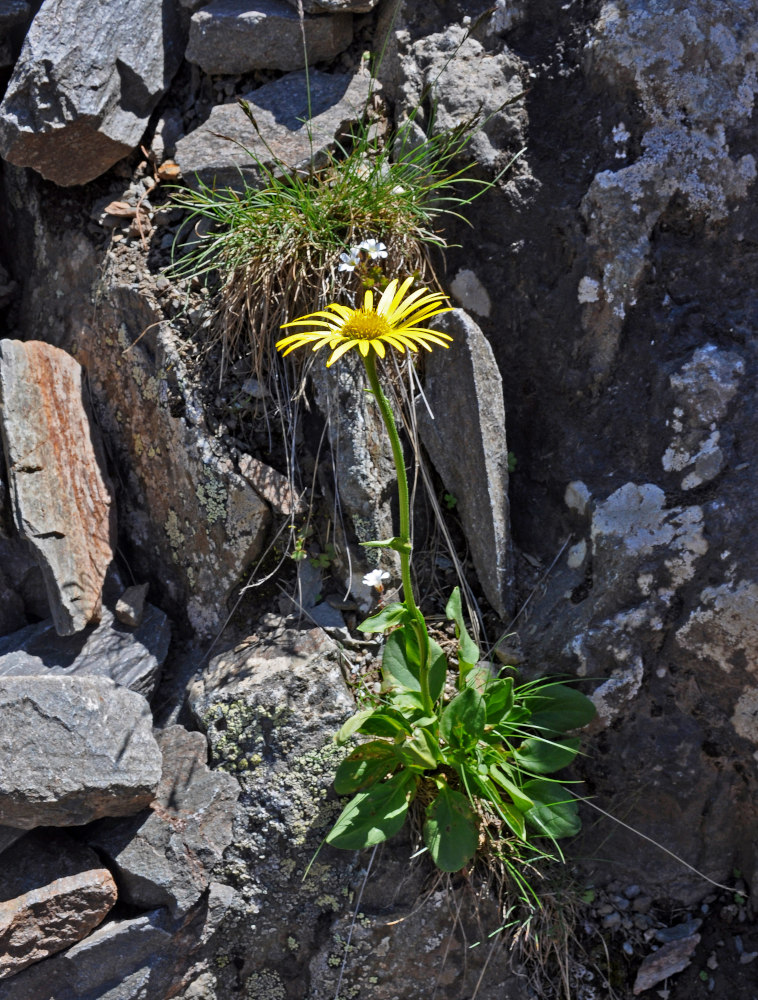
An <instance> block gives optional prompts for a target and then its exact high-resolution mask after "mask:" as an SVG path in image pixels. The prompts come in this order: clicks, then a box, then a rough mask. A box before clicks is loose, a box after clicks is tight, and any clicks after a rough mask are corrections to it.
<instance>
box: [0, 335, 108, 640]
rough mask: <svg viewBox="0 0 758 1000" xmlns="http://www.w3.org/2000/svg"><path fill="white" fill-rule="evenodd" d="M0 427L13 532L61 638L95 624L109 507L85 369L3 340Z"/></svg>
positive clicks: (33, 344) (48, 349) (30, 345)
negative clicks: (36, 572) (35, 564)
mask: <svg viewBox="0 0 758 1000" xmlns="http://www.w3.org/2000/svg"><path fill="white" fill-rule="evenodd" d="M0 403H1V404H2V410H1V412H0V429H2V437H3V448H4V451H5V459H6V462H7V466H8V479H9V484H10V492H11V498H12V504H13V511H14V517H15V521H16V527H17V529H18V531H19V533H20V535H21V536H22V537H23V538H26V539H27V540H28V541H29V542H30V543H31V545H32V546H33V547H34V549H35V550H36V553H37V557H38V560H39V563H40V566H41V568H42V573H43V576H44V579H45V587H46V590H47V594H48V599H49V601H50V610H51V613H52V616H53V619H54V621H55V628H56V631H57V632H58V634H59V635H71V634H73V633H74V632H78V631H80V630H81V629H83V628H85V627H86V626H87V625H88V624H89V623H90V622H93V621H99V619H100V603H101V594H102V588H103V581H104V579H105V573H106V570H107V568H108V566H109V565H110V563H111V561H112V559H113V541H114V538H115V511H114V508H113V503H112V498H111V489H110V486H109V483H108V481H107V478H106V476H105V472H104V466H103V459H102V454H101V450H100V447H99V445H98V442H97V440H96V439H95V435H94V431H93V428H92V426H91V424H90V420H89V417H88V414H87V411H86V408H85V404H84V400H83V396H82V376H81V368H80V366H79V365H78V364H77V362H76V361H75V360H74V359H73V358H72V357H71V356H70V355H68V354H67V353H66V352H65V351H62V350H60V349H59V348H57V347H52V346H51V345H50V344H43V343H40V342H38V341H28V342H26V343H21V342H20V341H16V340H3V341H0Z"/></svg>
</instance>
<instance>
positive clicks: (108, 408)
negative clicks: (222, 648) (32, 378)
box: [72, 282, 270, 635]
mask: <svg viewBox="0 0 758 1000" xmlns="http://www.w3.org/2000/svg"><path fill="white" fill-rule="evenodd" d="M148 328H149V330H148ZM146 331H148V332H147V333H146ZM72 332H73V331H72ZM76 339H77V344H78V349H79V353H78V357H79V358H80V359H81V361H82V363H83V364H84V365H85V367H86V369H87V372H88V375H89V384H90V388H91V391H92V395H93V399H94V401H95V402H94V406H95V411H96V413H97V417H98V420H99V423H100V425H101V427H102V428H103V433H104V434H106V435H107V437H108V441H109V444H110V447H111V448H112V449H113V452H114V462H116V464H117V465H118V468H119V469H120V472H121V484H120V485H121V492H120V494H119V518H120V521H121V523H122V525H123V529H124V531H125V532H126V534H127V536H128V537H129V539H130V543H131V545H132V546H133V549H132V552H131V553H130V565H131V567H132V570H133V572H134V574H135V576H137V578H138V579H142V580H149V581H150V583H151V586H152V587H154V588H155V589H154V590H153V592H154V593H158V594H160V595H161V601H162V603H163V605H164V606H165V607H168V608H169V609H170V611H171V613H172V615H173V616H174V617H175V618H177V619H179V620H181V619H183V618H185V616H186V618H188V619H189V623H190V625H191V626H192V627H193V628H194V629H195V630H196V631H197V632H199V633H201V634H202V635H207V634H209V633H211V632H214V631H216V630H217V629H218V627H219V625H220V624H221V623H222V622H223V621H225V619H226V616H227V614H228V609H227V605H226V601H227V599H228V597H229V594H230V593H231V591H232V590H233V588H235V587H236V586H237V585H238V584H239V581H240V578H241V577H242V576H243V574H244V573H245V571H246V569H247V568H248V567H249V566H250V563H251V562H252V561H253V560H254V559H256V558H257V556H258V555H259V554H260V552H261V550H262V547H263V543H264V539H265V536H266V531H267V528H268V524H269V521H270V512H269V509H268V507H267V505H266V504H265V503H264V502H263V501H262V500H261V499H260V498H259V496H258V494H257V493H256V492H255V491H254V490H253V488H252V487H251V486H250V485H249V484H248V483H247V482H246V480H245V479H243V478H242V476H240V475H239V474H238V473H237V472H236V471H235V469H234V464H233V462H232V460H231V458H230V457H229V456H228V455H227V453H226V452H225V450H224V448H223V446H222V445H221V444H220V442H219V441H218V439H216V438H214V437H213V436H212V435H211V434H210V433H209V431H208V428H207V426H206V423H205V419H204V416H203V410H202V408H201V406H200V405H199V402H198V400H197V399H196V397H195V396H194V393H193V391H192V390H191V388H190V385H189V382H190V380H189V377H188V376H187V373H186V370H185V366H184V362H183V360H182V358H181V355H180V352H179V351H178V350H177V346H176V345H175V343H174V339H173V335H172V333H171V331H170V329H169V325H168V324H166V323H165V321H164V317H163V313H162V312H161V310H160V307H159V306H158V304H157V302H156V301H155V299H154V298H153V297H152V296H151V295H150V294H149V293H147V292H146V291H145V290H142V289H136V288H135V289H130V288H128V287H126V286H124V285H121V284H119V283H118V282H116V283H115V284H111V285H110V286H109V291H108V293H107V295H106V296H105V297H104V299H103V300H102V301H101V303H100V307H99V311H98V314H97V322H96V323H95V324H94V325H92V323H91V319H89V318H87V317H85V316H82V324H81V326H79V327H78V328H77V333H76ZM125 414H129V417H128V419H125V416H124V415H125Z"/></svg>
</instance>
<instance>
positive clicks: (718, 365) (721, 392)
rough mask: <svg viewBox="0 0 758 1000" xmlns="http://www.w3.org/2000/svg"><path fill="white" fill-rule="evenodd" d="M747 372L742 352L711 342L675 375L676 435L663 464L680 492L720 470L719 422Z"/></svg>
mask: <svg viewBox="0 0 758 1000" xmlns="http://www.w3.org/2000/svg"><path fill="white" fill-rule="evenodd" d="M744 372H745V363H744V361H743V360H742V358H741V357H740V356H739V355H738V354H733V353H730V352H729V351H720V350H719V349H718V348H717V347H716V346H715V345H714V344H706V346H705V347H702V348H699V349H698V350H696V351H695V352H694V354H693V356H692V359H691V360H690V361H688V362H687V363H686V364H685V365H683V366H682V368H681V370H680V371H678V372H676V373H675V374H673V375H671V376H670V378H669V382H670V384H671V389H672V391H673V394H674V399H675V402H676V405H675V406H674V407H673V410H672V415H671V417H670V419H669V420H668V421H667V425H670V426H671V429H672V431H673V435H672V437H671V440H670V442H669V444H668V447H667V448H666V450H665V452H664V453H663V457H662V459H661V464H662V465H663V468H664V470H665V471H666V472H669V473H673V475H674V477H675V478H676V480H677V481H678V484H679V487H680V489H682V490H692V489H695V488H696V487H698V486H702V485H703V483H707V482H710V481H711V480H712V479H715V478H716V476H717V475H718V474H719V473H720V472H721V470H722V468H723V466H724V461H725V459H724V451H723V444H724V442H722V434H723V431H722V430H721V429H720V428H719V424H720V423H721V421H722V420H723V418H724V417H725V416H726V413H727V410H728V408H729V404H730V403H731V401H732V399H734V397H735V395H736V394H737V390H738V387H739V383H740V380H741V377H742V375H743V374H744ZM682 473H684V475H683V476H682V478H681V479H680V475H681V474H682Z"/></svg>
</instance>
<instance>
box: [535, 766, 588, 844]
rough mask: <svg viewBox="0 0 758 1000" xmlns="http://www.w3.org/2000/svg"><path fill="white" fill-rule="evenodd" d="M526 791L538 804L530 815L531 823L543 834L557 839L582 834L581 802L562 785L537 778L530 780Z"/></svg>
mask: <svg viewBox="0 0 758 1000" xmlns="http://www.w3.org/2000/svg"><path fill="white" fill-rule="evenodd" d="M523 791H524V792H525V794H526V795H528V796H529V798H530V799H532V800H533V802H534V807H533V808H532V809H530V810H529V812H528V813H527V814H526V819H527V822H528V823H530V824H531V825H532V826H534V827H536V828H537V829H538V830H539V831H540V833H544V834H545V836H547V837H551V838H552V839H553V840H558V839H559V838H560V837H573V836H575V835H576V834H577V833H579V830H580V829H581V826H582V824H581V820H580V819H579V807H578V804H577V801H576V799H575V798H574V797H573V796H572V795H571V794H570V793H569V792H567V791H566V789H565V788H564V787H563V786H562V785H559V784H558V782H556V781H546V780H545V779H542V778H536V779H535V780H534V781H527V782H526V783H525V784H524V787H523Z"/></svg>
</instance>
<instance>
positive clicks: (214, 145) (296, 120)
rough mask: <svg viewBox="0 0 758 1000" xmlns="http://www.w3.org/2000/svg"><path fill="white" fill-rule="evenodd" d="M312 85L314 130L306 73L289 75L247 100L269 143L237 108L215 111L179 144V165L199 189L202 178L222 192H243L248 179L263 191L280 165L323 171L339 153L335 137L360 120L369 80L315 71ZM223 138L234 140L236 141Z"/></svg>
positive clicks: (227, 107) (366, 77)
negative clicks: (268, 174)
mask: <svg viewBox="0 0 758 1000" xmlns="http://www.w3.org/2000/svg"><path fill="white" fill-rule="evenodd" d="M309 81H310V89H311V114H312V119H311V122H310V131H309V126H308V125H307V124H305V123H304V121H303V119H304V118H306V117H307V115H308V98H307V91H306V82H305V73H304V72H299V73H288V74H287V75H286V76H283V77H281V78H280V79H279V80H275V81H274V82H273V83H267V84H264V85H263V86H262V87H259V88H258V89H257V90H254V91H252V92H251V93H249V94H247V95H245V98H244V99H245V100H246V101H248V103H249V105H250V110H251V111H252V113H253V115H254V117H255V120H256V122H257V123H258V127H259V128H260V130H261V135H262V136H264V137H265V144H264V142H263V140H262V139H261V138H260V136H259V135H258V133H257V132H256V130H255V129H254V128H253V125H252V124H251V122H250V121H249V120H248V118H247V117H246V116H245V114H244V113H243V111H242V109H241V108H239V107H238V106H237V105H236V104H223V105H218V106H217V107H215V108H213V110H212V111H211V114H210V117H209V118H208V120H207V121H206V122H205V123H204V124H203V125H202V126H201V127H200V128H197V129H195V130H194V132H190V134H189V135H187V136H185V137H184V138H183V139H180V140H179V142H178V143H177V145H176V161H177V163H179V165H180V166H181V168H182V173H183V174H184V177H185V179H186V180H187V182H188V183H190V184H196V183H197V179H199V180H201V181H203V182H204V183H206V184H210V185H212V184H214V183H215V184H216V185H217V186H218V187H232V188H239V187H240V185H241V178H244V180H245V182H246V183H247V184H249V185H250V186H251V187H258V186H261V185H262V184H263V183H264V182H265V168H271V167H273V166H274V165H275V161H278V162H280V163H284V164H286V165H287V166H288V167H291V168H292V169H293V170H296V169H303V168H305V167H307V166H308V165H309V164H310V163H311V162H313V163H314V165H315V166H323V165H324V164H325V162H326V153H325V151H326V150H327V149H333V148H334V141H335V138H336V137H337V136H339V135H340V134H341V133H342V132H343V131H344V129H345V128H346V126H347V125H348V124H349V123H350V122H353V121H356V120H357V119H358V118H359V117H360V115H361V113H362V111H363V107H364V105H365V102H366V98H367V96H368V91H369V77H368V76H367V75H366V74H363V73H357V74H355V75H354V76H352V77H349V76H340V75H336V74H335V75H334V76H329V75H328V74H326V73H321V72H320V71H319V70H311V71H310V73H309ZM214 133H215V134H214ZM223 136H231V137H232V138H233V139H234V140H235V142H230V141H229V139H225V138H223ZM311 136H312V137H313V142H311V138H310V137H311ZM247 150H250V152H251V153H253V156H252V157H251V156H250V155H249V153H248V152H247ZM272 154H273V155H272ZM256 158H257V159H258V160H259V161H260V164H259V163H258V162H256ZM196 178H197V179H196Z"/></svg>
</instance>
